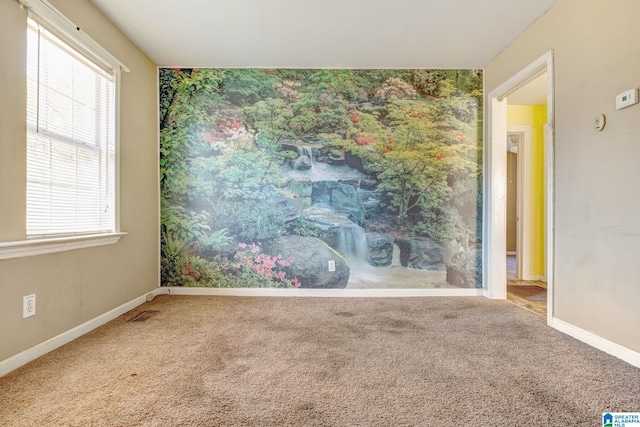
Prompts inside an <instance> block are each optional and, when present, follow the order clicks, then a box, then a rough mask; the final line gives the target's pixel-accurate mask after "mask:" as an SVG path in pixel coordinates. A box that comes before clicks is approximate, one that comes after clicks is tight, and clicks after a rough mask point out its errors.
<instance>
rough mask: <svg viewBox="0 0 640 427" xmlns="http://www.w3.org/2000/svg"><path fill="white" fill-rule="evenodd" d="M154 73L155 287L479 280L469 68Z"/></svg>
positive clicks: (431, 284) (475, 93) (474, 114)
mask: <svg viewBox="0 0 640 427" xmlns="http://www.w3.org/2000/svg"><path fill="white" fill-rule="evenodd" d="M160 82H161V91H160V92H161V93H160V97H161V103H160V104H161V111H160V113H161V117H162V118H163V119H162V121H161V164H162V165H163V166H162V169H161V188H162V197H163V203H162V209H163V211H162V241H161V250H162V284H163V285H174V286H215V287H309V288H443V287H480V286H482V284H481V281H480V273H479V269H478V265H479V256H480V255H479V254H480V232H479V230H480V228H479V226H478V225H479V224H480V222H479V218H478V213H479V212H480V211H481V207H480V206H479V205H478V200H481V197H478V191H479V189H478V183H479V182H480V177H479V174H478V172H477V171H479V170H481V167H480V166H479V164H478V162H479V158H480V157H479V156H478V152H479V147H480V141H479V140H478V136H479V135H481V134H482V132H480V131H479V129H478V123H479V121H478V119H479V117H481V112H480V110H479V109H478V105H479V101H480V100H481V99H482V96H481V90H482V72H481V71H479V70H259V69H250V70H242V69H197V70H196V69H164V68H162V69H160ZM209 84H210V85H211V87H210V88H209V89H210V90H206V91H199V90H198V91H196V90H191V89H193V88H200V87H203V85H209ZM191 86H193V88H192V87H191ZM190 88H191V89H190ZM183 92H184V93H183ZM200 93H202V94H203V95H202V96H204V97H199V96H200V95H199V94H200ZM204 94H208V95H206V96H205V95H204ZM182 102H193V105H191V106H186V105H182V104H180V103H182ZM191 109H199V111H198V112H197V113H196V112H194V114H188V115H180V114H178V113H177V112H180V111H187V110H188V111H191ZM172 150H177V151H175V153H174V152H173V151H172ZM333 265H335V271H333V270H332V271H330V270H329V269H330V268H332V267H329V266H333Z"/></svg>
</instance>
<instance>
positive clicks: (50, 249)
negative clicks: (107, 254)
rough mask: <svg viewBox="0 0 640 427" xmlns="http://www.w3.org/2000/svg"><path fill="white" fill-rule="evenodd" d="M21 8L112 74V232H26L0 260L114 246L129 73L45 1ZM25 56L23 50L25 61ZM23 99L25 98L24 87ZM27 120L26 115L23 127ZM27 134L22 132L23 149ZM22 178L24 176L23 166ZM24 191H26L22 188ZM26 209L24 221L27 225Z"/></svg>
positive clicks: (24, 1)
mask: <svg viewBox="0 0 640 427" xmlns="http://www.w3.org/2000/svg"><path fill="white" fill-rule="evenodd" d="M19 2H20V3H21V6H22V7H26V8H27V12H28V13H27V16H28V18H30V19H32V20H34V21H35V22H36V23H37V24H38V25H40V26H42V27H43V28H45V29H46V30H47V31H49V32H51V33H52V34H53V35H55V36H56V37H58V38H60V39H61V40H62V41H63V42H64V43H66V44H67V45H68V46H69V47H70V48H72V49H74V50H76V51H77V52H78V53H79V54H80V55H82V56H84V57H86V58H87V59H89V60H90V61H92V62H93V63H95V64H96V65H97V66H98V67H101V68H103V69H105V70H109V71H110V72H112V73H113V74H114V85H115V141H114V148H115V161H114V163H115V164H114V182H113V184H114V212H113V222H114V228H113V231H110V232H98V233H78V234H69V235H55V234H52V235H51V236H31V237H28V236H27V235H26V232H25V236H24V239H23V240H19V241H12V242H0V260H5V259H12V258H22V257H27V256H37V255H43V254H49V253H57V252H64V251H69V250H75V249H82V248H89V247H94V246H102V245H110V244H115V243H117V242H118V241H119V240H120V238H121V237H122V236H124V235H126V234H127V233H125V232H122V231H121V229H120V197H119V195H120V170H119V169H120V168H119V166H120V88H121V72H122V71H125V72H128V71H129V69H128V68H127V67H126V66H125V65H124V64H123V63H122V62H120V61H119V60H118V59H117V58H116V57H115V56H113V55H112V54H111V53H109V52H108V51H107V50H106V49H104V48H103V47H102V46H101V45H99V44H98V43H97V42H96V41H94V40H93V39H92V38H91V37H89V35H87V34H86V33H85V32H84V31H83V30H82V29H81V28H80V27H79V26H76V25H75V24H74V23H73V22H71V21H70V20H69V19H67V18H66V17H65V16H64V15H63V14H62V13H61V12H60V11H58V10H57V9H55V8H54V7H53V6H52V5H51V4H50V3H49V2H47V1H46V0H19ZM27 25H28V19H25V32H26V31H28V30H27ZM26 56H27V51H26V46H25V59H26ZM24 95H25V97H26V96H27V92H26V87H25V94H24ZM26 120H27V116H26V111H25V123H26ZM26 138H27V133H26V132H25V146H26ZM24 173H25V175H26V173H27V169H26V164H25V171H24ZM25 191H26V188H25ZM26 215H27V211H26V206H25V210H24V218H25V222H26Z"/></svg>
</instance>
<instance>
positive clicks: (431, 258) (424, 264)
mask: <svg viewBox="0 0 640 427" xmlns="http://www.w3.org/2000/svg"><path fill="white" fill-rule="evenodd" d="M396 243H397V244H398V246H399V247H400V263H401V264H402V266H403V267H409V268H417V269H420V270H435V271H445V270H446V265H445V255H446V248H445V247H444V245H442V244H440V243H438V242H436V241H435V240H432V239H429V238H428V237H416V238H414V239H398V240H397V241H396Z"/></svg>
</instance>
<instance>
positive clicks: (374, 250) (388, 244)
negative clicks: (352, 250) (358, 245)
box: [367, 233, 395, 267]
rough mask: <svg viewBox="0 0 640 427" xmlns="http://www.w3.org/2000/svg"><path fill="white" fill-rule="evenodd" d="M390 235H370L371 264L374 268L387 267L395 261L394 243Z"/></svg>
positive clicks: (368, 243) (368, 242) (368, 236)
mask: <svg viewBox="0 0 640 427" xmlns="http://www.w3.org/2000/svg"><path fill="white" fill-rule="evenodd" d="M394 241H395V238H394V237H393V236H391V235H389V234H380V233H368V234H367V245H368V249H369V263H370V264H371V265H373V266H374V267H387V266H389V265H391V261H392V260H393V242H394Z"/></svg>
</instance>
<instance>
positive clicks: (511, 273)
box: [507, 255, 547, 316]
mask: <svg viewBox="0 0 640 427" xmlns="http://www.w3.org/2000/svg"><path fill="white" fill-rule="evenodd" d="M507 299H508V300H509V301H511V302H512V303H514V304H516V305H517V306H520V307H523V308H526V309H528V310H530V311H533V312H534V313H537V314H540V315H542V316H546V315H547V284H546V283H545V282H542V281H539V280H536V281H526V280H518V279H517V276H516V257H515V256H512V255H509V256H507Z"/></svg>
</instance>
